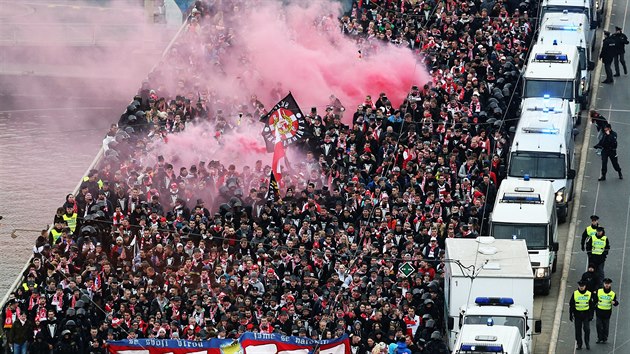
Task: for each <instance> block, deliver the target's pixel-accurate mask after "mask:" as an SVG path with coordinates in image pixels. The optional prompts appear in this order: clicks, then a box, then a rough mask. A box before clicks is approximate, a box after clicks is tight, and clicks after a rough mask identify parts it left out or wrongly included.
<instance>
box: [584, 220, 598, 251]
mask: <svg viewBox="0 0 630 354" xmlns="http://www.w3.org/2000/svg"><path fill="white" fill-rule="evenodd" d="M598 227H599V216H597V215H591V224H590V225H588V226H587V227H586V228H585V229H584V231H583V232H582V240H581V241H580V245H581V246H582V251H585V248H584V244H585V243H586V242H591V238H592V237H593V236H595V235H596V234H597V228H598Z"/></svg>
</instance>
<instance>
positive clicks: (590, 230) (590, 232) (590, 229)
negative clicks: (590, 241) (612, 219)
mask: <svg viewBox="0 0 630 354" xmlns="http://www.w3.org/2000/svg"><path fill="white" fill-rule="evenodd" d="M586 234H587V235H588V237H590V238H593V237H595V235H597V228H595V227H593V225H588V227H587V228H586Z"/></svg>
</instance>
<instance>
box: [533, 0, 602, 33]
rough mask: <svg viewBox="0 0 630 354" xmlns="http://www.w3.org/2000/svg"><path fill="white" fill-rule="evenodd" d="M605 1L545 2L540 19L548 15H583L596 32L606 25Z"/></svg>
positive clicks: (568, 0) (558, 0) (573, 0)
mask: <svg viewBox="0 0 630 354" xmlns="http://www.w3.org/2000/svg"><path fill="white" fill-rule="evenodd" d="M605 6H606V4H605V0H543V2H542V6H541V7H540V16H539V18H543V17H545V15H546V14H548V13H553V12H555V13H562V12H565V11H566V12H569V13H581V14H584V15H586V17H587V18H588V22H587V23H588V24H589V28H590V29H591V30H593V31H594V30H595V29H596V28H597V27H599V26H600V25H602V24H603V23H604V21H603V14H604V8H605Z"/></svg>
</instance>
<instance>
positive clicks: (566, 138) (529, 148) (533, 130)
mask: <svg viewBox="0 0 630 354" xmlns="http://www.w3.org/2000/svg"><path fill="white" fill-rule="evenodd" d="M571 116H572V115H571V110H570V103H568V102H567V100H563V99H559V98H549V97H543V98H528V99H525V100H523V103H522V105H521V115H520V119H519V122H518V125H517V126H516V127H513V128H511V129H510V132H512V133H514V138H513V139H512V146H511V147H510V154H509V161H508V176H507V179H508V180H509V179H523V178H525V176H528V177H529V178H531V179H539V180H548V181H551V183H552V184H553V189H554V192H555V199H556V207H557V209H558V219H559V221H560V222H564V221H566V219H567V217H568V214H569V202H570V201H571V199H572V198H573V182H574V178H575V170H574V169H573V165H574V155H575V135H576V134H577V129H574V128H573V121H572V118H571Z"/></svg>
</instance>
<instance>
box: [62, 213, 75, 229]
mask: <svg viewBox="0 0 630 354" xmlns="http://www.w3.org/2000/svg"><path fill="white" fill-rule="evenodd" d="M63 220H64V221H65V222H66V224H68V228H69V229H70V232H72V233H74V230H75V229H76V228H77V213H74V214H72V216H68V215H67V214H63Z"/></svg>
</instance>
